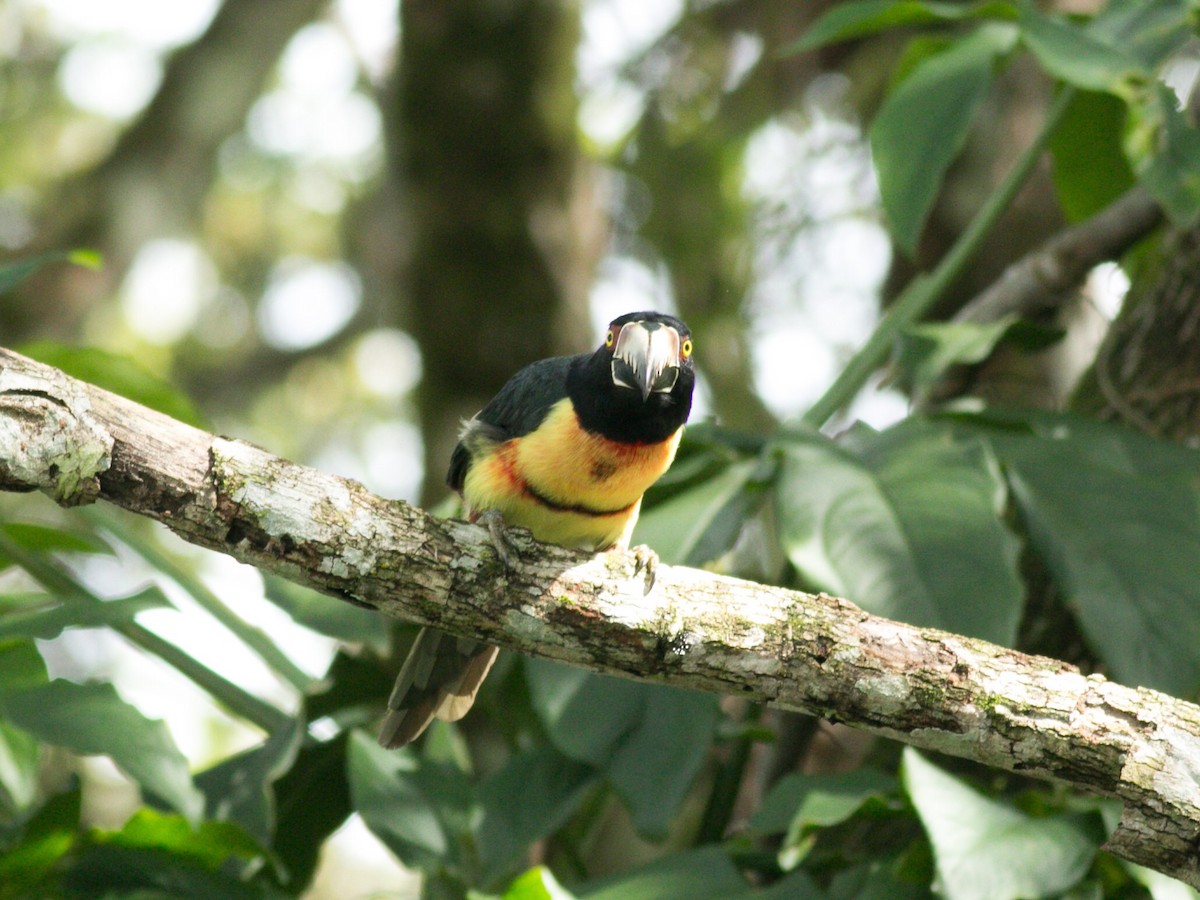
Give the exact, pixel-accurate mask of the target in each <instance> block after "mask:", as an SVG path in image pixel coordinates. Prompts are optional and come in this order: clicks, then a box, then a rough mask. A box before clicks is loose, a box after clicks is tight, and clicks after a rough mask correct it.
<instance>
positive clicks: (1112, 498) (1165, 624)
mask: <svg viewBox="0 0 1200 900" xmlns="http://www.w3.org/2000/svg"><path fill="white" fill-rule="evenodd" d="M964 421H970V420H964ZM1001 424H1004V425H1006V426H1009V423H1008V422H1002V423H1001ZM1024 424H1026V425H1027V426H1028V427H1029V428H1030V429H1031V430H1028V431H1025V432H1020V431H1016V432H1014V431H1012V430H1011V427H1005V428H1003V429H998V430H996V431H994V432H991V433H990V436H989V440H990V441H991V443H992V445H993V446H994V448H995V452H996V454H997V455H998V456H999V458H1000V459H1001V461H1002V462H1003V464H1004V466H1005V468H1006V470H1007V472H1008V476H1009V480H1010V483H1011V485H1012V493H1013V498H1014V500H1015V501H1016V504H1017V507H1018V508H1019V510H1020V512H1021V517H1022V519H1023V520H1024V522H1025V524H1026V527H1027V528H1028V531H1029V538H1030V541H1031V543H1032V546H1033V547H1034V549H1035V550H1036V551H1037V553H1038V554H1039V556H1041V557H1042V558H1043V559H1044V560H1045V562H1046V565H1047V566H1048V567H1049V569H1050V572H1051V574H1052V576H1053V577H1054V580H1055V582H1056V583H1057V584H1058V585H1059V587H1060V588H1061V590H1062V592H1063V594H1064V597H1065V600H1066V602H1067V604H1068V605H1069V606H1070V608H1071V609H1072V610H1073V611H1074V612H1075V614H1076V615H1077V616H1078V618H1079V622H1080V624H1081V626H1082V627H1083V631H1084V633H1085V635H1086V636H1087V638H1088V641H1089V642H1090V643H1091V645H1092V646H1093V647H1094V648H1095V649H1096V650H1098V651H1099V652H1100V654H1101V656H1102V657H1103V659H1104V661H1105V662H1106V663H1107V664H1108V666H1109V670H1110V671H1111V673H1112V675H1113V676H1114V677H1115V678H1117V679H1118V680H1120V681H1124V682H1127V683H1131V684H1143V685H1147V686H1151V687H1156V688H1159V689H1161V690H1164V691H1168V692H1170V693H1174V694H1176V695H1178V696H1185V697H1186V696H1190V695H1192V694H1194V693H1195V692H1196V691H1197V690H1198V689H1200V603H1198V602H1197V597H1198V596H1200V591H1198V588H1197V581H1196V560H1197V559H1200V453H1197V452H1196V451H1195V450H1191V449H1188V448H1185V447H1180V446H1177V445H1175V444H1171V443H1168V442H1166V441H1157V440H1154V439H1152V438H1149V437H1146V436H1144V435H1141V434H1138V433H1136V432H1133V431H1130V430H1128V429H1125V428H1123V427H1120V426H1117V425H1111V424H1102V423H1097V422H1092V421H1089V420H1086V419H1082V418H1078V417H1074V416H1066V415H1051V414H1038V415H1034V414H1030V415H1027V416H1026V417H1025V418H1024Z"/></svg>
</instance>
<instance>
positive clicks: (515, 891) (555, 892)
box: [502, 866, 575, 900]
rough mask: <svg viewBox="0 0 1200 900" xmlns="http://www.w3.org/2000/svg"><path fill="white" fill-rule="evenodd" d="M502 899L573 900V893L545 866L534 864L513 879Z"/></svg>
mask: <svg viewBox="0 0 1200 900" xmlns="http://www.w3.org/2000/svg"><path fill="white" fill-rule="evenodd" d="M502 900H575V895H574V894H572V893H571V892H570V891H568V890H567V889H566V888H564V887H563V886H562V885H561V884H559V883H558V879H556V878H555V877H554V873H553V872H551V871H550V870H549V869H547V868H546V867H545V866H534V867H533V868H532V869H527V870H526V871H525V872H524V873H522V874H521V875H520V876H519V877H517V878H516V879H514V880H513V883H512V884H510V885H509V886H508V890H506V891H505V892H504V896H503V898H502Z"/></svg>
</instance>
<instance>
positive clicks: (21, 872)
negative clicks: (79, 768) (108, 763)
mask: <svg viewBox="0 0 1200 900" xmlns="http://www.w3.org/2000/svg"><path fill="white" fill-rule="evenodd" d="M73 780H74V781H75V782H76V784H75V786H74V787H72V788H71V789H69V790H66V791H64V792H62V793H61V794H56V795H54V796H52V797H51V798H50V799H49V800H47V801H46V803H45V805H44V806H42V808H41V809H39V810H38V811H37V812H36V813H35V814H34V815H33V817H32V818H31V819H30V820H29V821H28V822H27V823H26V824H25V827H24V828H23V829H22V833H21V837H20V840H19V842H18V843H17V844H15V845H9V846H6V847H5V848H4V852H3V853H0V900H26V898H29V897H52V896H55V890H54V888H53V887H52V885H51V884H50V882H51V881H53V880H54V879H56V878H57V875H58V872H59V871H60V870H61V868H62V860H63V859H64V858H65V857H67V855H68V854H69V853H71V851H72V850H73V848H74V847H75V844H76V842H77V836H78V834H79V809H80V791H79V787H78V783H77V779H73Z"/></svg>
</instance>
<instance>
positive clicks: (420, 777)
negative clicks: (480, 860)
mask: <svg viewBox="0 0 1200 900" xmlns="http://www.w3.org/2000/svg"><path fill="white" fill-rule="evenodd" d="M347 772H348V775H349V779H350V794H351V797H352V798H353V803H354V808H355V809H356V810H357V811H358V813H359V815H361V816H362V818H363V821H364V822H366V824H367V827H368V828H370V829H371V831H373V832H374V833H375V835H376V836H377V837H378V838H379V839H380V840H381V841H383V843H384V844H386V845H387V847H388V849H389V850H391V851H392V852H393V853H395V854H396V856H397V857H399V859H400V861H401V862H403V863H404V864H405V865H406V866H409V867H412V868H425V869H431V870H438V869H449V870H451V871H454V870H456V869H457V870H463V869H464V868H465V867H466V866H467V864H468V859H467V857H466V855H465V854H466V848H467V847H468V846H469V845H470V840H469V838H470V834H471V822H472V820H473V818H474V810H475V808H476V802H477V801H476V798H475V794H474V791H473V790H472V786H471V782H470V781H469V780H468V779H467V777H466V776H465V775H464V774H463V773H462V772H461V771H459V770H458V769H457V768H456V767H454V766H449V765H445V764H438V763H432V762H430V761H428V760H425V759H423V758H422V757H420V756H419V755H418V754H417V753H416V752H415V751H414V750H412V749H411V748H405V749H403V750H399V751H394V750H384V749H383V748H382V747H380V746H379V745H378V744H376V743H375V740H374V739H373V738H371V737H368V736H367V735H365V734H363V733H362V732H357V731H356V732H354V733H353V734H352V735H351V736H350V744H349V747H348V751H347ZM397 810H403V815H397Z"/></svg>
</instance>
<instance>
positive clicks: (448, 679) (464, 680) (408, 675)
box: [379, 628, 499, 749]
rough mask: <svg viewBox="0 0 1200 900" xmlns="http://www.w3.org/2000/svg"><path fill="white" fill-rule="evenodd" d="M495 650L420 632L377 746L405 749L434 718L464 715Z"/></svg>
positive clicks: (424, 630) (469, 640) (451, 718)
mask: <svg viewBox="0 0 1200 900" xmlns="http://www.w3.org/2000/svg"><path fill="white" fill-rule="evenodd" d="M497 652H499V648H497V647H493V646H492V645H491V644H485V643H483V642H482V641H477V640H474V639H473V638H461V637H455V636H454V635H451V634H447V633H446V632H444V631H437V630H436V629H433V628H422V629H421V631H420V633H419V634H418V635H417V639H416V640H415V641H414V642H413V646H412V649H411V650H410V651H409V653H408V658H407V659H406V660H405V661H404V665H403V667H402V668H401V669H400V674H399V675H397V676H396V686H395V687H394V688H393V689H392V696H391V697H390V698H388V711H387V715H386V716H385V717H384V720H383V724H382V726H381V727H380V729H379V743H380V744H381V745H383V746H384V747H387V748H389V749H391V748H395V747H403V746H404V745H405V744H407V743H409V742H410V741H412V740H414V739H415V738H417V737H418V736H419V735H420V734H421V732H423V731H424V730H425V729H426V728H428V727H429V723H430V722H432V721H433V718H434V716H437V717H438V718H439V719H445V720H446V721H448V722H453V721H454V720H456V719H461V718H462V717H463V716H465V715H466V714H467V710H469V709H470V708H471V704H472V703H474V702H475V695H476V694H477V693H478V692H479V686H480V685H481V684H483V679H484V677H486V675H487V673H488V670H489V669H491V667H492V663H494V662H495V661H496V654H497Z"/></svg>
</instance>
